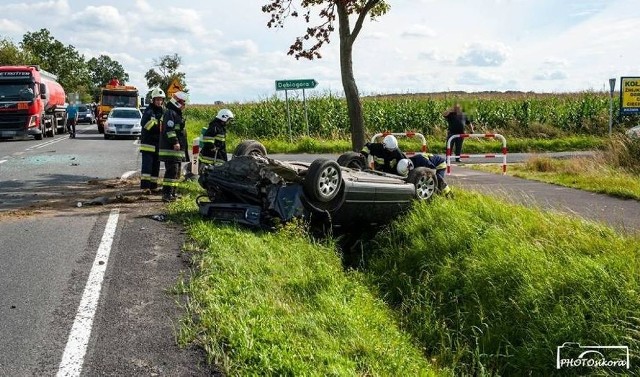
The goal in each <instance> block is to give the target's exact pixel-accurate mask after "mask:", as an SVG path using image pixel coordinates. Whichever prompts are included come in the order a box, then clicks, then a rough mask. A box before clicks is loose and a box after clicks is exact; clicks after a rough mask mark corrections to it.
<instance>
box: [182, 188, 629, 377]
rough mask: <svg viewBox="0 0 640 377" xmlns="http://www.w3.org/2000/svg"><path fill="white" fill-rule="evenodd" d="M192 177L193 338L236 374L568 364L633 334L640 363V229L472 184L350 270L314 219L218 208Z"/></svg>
mask: <svg viewBox="0 0 640 377" xmlns="http://www.w3.org/2000/svg"><path fill="white" fill-rule="evenodd" d="M187 191H188V195H187V197H186V198H184V199H182V200H181V201H180V202H179V203H177V204H174V205H172V206H170V209H171V213H172V219H173V220H175V221H178V222H182V223H183V224H185V226H186V228H187V231H188V234H189V237H190V239H191V241H190V243H189V244H187V245H186V246H185V249H186V250H187V251H189V252H191V253H192V256H193V263H194V264H193V268H194V272H193V274H192V277H191V279H190V280H188V281H186V280H185V281H181V282H180V283H179V284H178V289H177V291H178V292H180V293H183V294H186V295H187V296H188V298H189V299H188V304H187V307H186V310H187V312H188V315H187V316H186V317H185V319H184V321H183V323H182V324H181V326H180V329H179V331H178V341H179V342H180V343H181V344H183V345H184V344H196V345H199V346H201V347H202V348H203V349H204V350H205V351H206V353H207V355H208V358H209V362H211V363H215V364H216V365H219V366H220V367H221V368H222V369H223V371H224V372H225V373H227V374H232V375H258V374H259V375H307V374H313V375H398V376H400V375H402V376H404V375H411V376H418V375H433V374H438V375H451V374H454V375H552V374H554V373H557V372H558V371H557V370H556V369H555V366H556V364H555V363H556V350H557V347H558V346H561V345H563V344H564V343H565V342H577V343H580V344H582V345H627V346H629V349H630V350H631V352H632V355H631V365H632V367H633V366H635V365H638V363H640V353H639V352H638V350H640V305H639V304H638V303H640V239H638V238H637V237H631V236H621V235H619V234H617V233H616V232H615V231H613V230H612V229H610V228H607V227H604V226H601V225H596V224H594V223H591V222H587V221H582V220H579V219H576V218H572V217H569V216H565V215H560V214H553V213H549V212H542V211H539V210H536V209H527V208H525V207H522V206H518V205H511V204H505V203H503V202H499V201H497V200H494V199H492V198H488V197H485V196H482V195H479V194H475V193H465V192H463V191H460V190H456V196H455V199H454V200H446V199H443V198H440V197H438V198H436V199H435V200H434V201H432V202H431V203H418V204H417V205H416V206H414V209H413V210H412V211H411V212H410V213H409V214H407V215H406V216H404V217H403V218H402V219H399V220H398V221H397V222H395V223H394V224H392V225H391V226H389V227H388V228H386V229H385V230H383V231H381V232H380V233H378V235H377V236H376V237H375V238H373V239H371V240H368V241H365V242H364V243H363V244H362V245H364V249H363V250H366V252H364V251H363V252H362V253H361V254H360V253H359V254H360V257H361V258H362V260H361V265H360V266H359V268H358V269H357V270H351V269H346V270H345V269H344V267H343V265H342V260H341V259H342V257H341V255H340V254H339V253H338V252H337V251H336V246H335V244H334V243H333V242H330V241H323V242H319V241H316V240H313V239H311V238H310V237H309V236H308V235H307V234H306V233H305V232H304V228H303V227H301V226H300V224H292V225H289V226H286V227H284V228H283V229H281V230H280V231H278V232H274V233H263V232H253V231H250V230H247V229H244V228H237V227H234V226H227V225H219V224H214V223H211V222H209V221H203V220H202V219H201V218H200V217H199V216H198V215H197V210H196V208H195V205H194V196H195V195H196V193H197V192H199V191H200V190H199V189H198V188H197V186H196V185H195V184H191V185H190V186H188V188H187ZM345 259H346V258H345ZM564 372H568V374H570V375H571V374H583V375H584V374H587V373H591V372H593V371H592V370H580V369H576V370H564V371H563V374H566V373H564ZM598 372H599V373H602V374H610V373H623V372H625V370H620V369H612V370H607V369H599V370H598Z"/></svg>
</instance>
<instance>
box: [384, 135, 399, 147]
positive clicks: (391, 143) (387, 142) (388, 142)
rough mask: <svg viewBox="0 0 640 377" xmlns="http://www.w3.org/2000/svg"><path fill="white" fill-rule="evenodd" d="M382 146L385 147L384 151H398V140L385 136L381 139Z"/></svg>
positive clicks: (391, 136)
mask: <svg viewBox="0 0 640 377" xmlns="http://www.w3.org/2000/svg"><path fill="white" fill-rule="evenodd" d="M382 145H383V146H384V147H385V149H387V150H390V151H394V150H396V149H398V139H396V137H395V136H393V135H387V136H385V137H384V139H382Z"/></svg>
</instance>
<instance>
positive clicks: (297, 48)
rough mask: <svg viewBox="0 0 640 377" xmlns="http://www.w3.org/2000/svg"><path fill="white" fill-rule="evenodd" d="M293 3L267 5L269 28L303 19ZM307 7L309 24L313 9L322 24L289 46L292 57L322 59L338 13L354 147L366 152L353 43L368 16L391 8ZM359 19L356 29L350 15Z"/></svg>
mask: <svg viewBox="0 0 640 377" xmlns="http://www.w3.org/2000/svg"><path fill="white" fill-rule="evenodd" d="M292 3H293V0H272V1H271V3H270V4H267V5H264V6H263V7H262V11H263V12H264V13H270V14H271V20H270V21H269V22H268V23H267V26H268V27H270V28H271V27H279V28H282V27H284V20H285V19H286V18H288V17H300V14H299V13H298V11H296V10H295V9H293V8H292ZM300 5H301V6H302V8H304V12H303V14H302V17H303V18H304V20H305V22H306V23H307V24H310V23H311V11H312V8H314V7H315V8H316V9H318V8H319V12H318V16H319V17H320V21H319V24H318V25H316V26H312V27H307V31H306V33H305V34H304V35H303V36H301V37H298V38H296V41H295V42H294V43H293V44H292V45H291V46H290V47H289V53H288V54H289V55H293V56H294V57H295V58H296V59H300V58H306V59H310V60H311V59H314V58H318V59H320V58H322V56H321V55H320V53H319V50H320V48H321V47H322V45H324V44H325V43H329V37H330V35H331V32H333V31H334V25H333V24H334V22H335V20H336V13H337V14H338V34H339V36H340V74H341V77H342V87H343V89H344V94H345V98H346V100H347V110H348V112H349V122H350V125H351V146H352V148H353V150H354V151H359V150H361V149H362V147H363V146H364V143H365V133H364V118H363V116H362V103H361V102H360V93H359V92H358V87H357V85H356V80H355V78H354V76H353V59H352V56H353V43H354V42H355V40H356V38H357V37H358V34H360V30H362V24H363V23H364V20H365V18H366V17H367V16H369V17H370V18H371V19H372V20H375V19H376V18H377V17H378V16H381V15H383V14H385V13H387V11H388V10H389V5H388V4H387V3H386V2H385V1H384V0H300ZM351 15H354V16H356V19H355V24H354V25H353V29H352V28H351V24H350V21H351V20H350V16H351ZM309 40H315V43H314V44H313V45H312V46H307V43H309V42H308V41H309Z"/></svg>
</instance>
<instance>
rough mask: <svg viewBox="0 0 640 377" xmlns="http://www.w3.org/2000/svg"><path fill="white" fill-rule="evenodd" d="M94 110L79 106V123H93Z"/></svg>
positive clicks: (86, 106)
mask: <svg viewBox="0 0 640 377" xmlns="http://www.w3.org/2000/svg"><path fill="white" fill-rule="evenodd" d="M93 120H94V119H93V109H91V107H90V106H88V105H78V123H89V124H91V123H93Z"/></svg>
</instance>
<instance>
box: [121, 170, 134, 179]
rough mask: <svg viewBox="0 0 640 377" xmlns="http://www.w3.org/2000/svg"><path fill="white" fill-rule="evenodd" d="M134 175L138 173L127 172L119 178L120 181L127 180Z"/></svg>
mask: <svg viewBox="0 0 640 377" xmlns="http://www.w3.org/2000/svg"><path fill="white" fill-rule="evenodd" d="M136 173H138V171H137V170H129V171H128V172H126V173H124V174H122V175H121V176H120V179H129V178H131V177H133V176H134V175H135V174H136Z"/></svg>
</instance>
